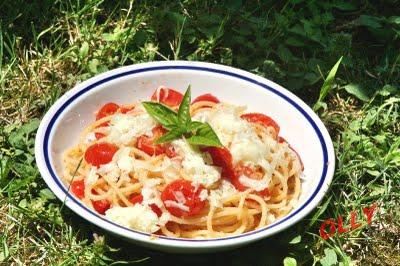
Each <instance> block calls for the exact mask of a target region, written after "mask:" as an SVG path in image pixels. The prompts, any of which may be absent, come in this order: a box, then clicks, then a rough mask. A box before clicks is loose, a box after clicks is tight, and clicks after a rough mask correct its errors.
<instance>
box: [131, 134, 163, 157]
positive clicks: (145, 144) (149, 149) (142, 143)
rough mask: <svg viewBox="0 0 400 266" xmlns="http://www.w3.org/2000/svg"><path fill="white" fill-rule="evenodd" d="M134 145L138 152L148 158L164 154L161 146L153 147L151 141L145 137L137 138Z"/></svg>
mask: <svg viewBox="0 0 400 266" xmlns="http://www.w3.org/2000/svg"><path fill="white" fill-rule="evenodd" d="M136 145H137V148H138V149H139V150H141V151H144V152H145V153H147V154H148V155H150V156H153V155H160V154H163V153H164V149H163V147H162V146H161V145H154V143H153V141H152V140H151V139H150V138H149V137H148V136H145V135H142V136H140V137H138V140H137V144H136Z"/></svg>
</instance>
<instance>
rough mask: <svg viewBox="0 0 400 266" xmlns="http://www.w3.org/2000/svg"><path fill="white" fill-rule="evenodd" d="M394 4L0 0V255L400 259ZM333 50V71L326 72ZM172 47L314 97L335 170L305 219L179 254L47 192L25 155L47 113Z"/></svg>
mask: <svg viewBox="0 0 400 266" xmlns="http://www.w3.org/2000/svg"><path fill="white" fill-rule="evenodd" d="M398 5H399V2H398V1H396V0H386V1H384V4H382V5H381V4H376V3H375V2H373V1H360V2H347V1H339V0H336V1H329V2H325V1H299V0H296V1H295V0H292V1H265V2H263V1H250V2H249V3H247V4H246V5H245V4H244V3H242V1H240V0H239V1H238V0H229V1H228V0H227V1H224V2H221V3H217V2H215V1H194V0H187V1H182V2H178V1H175V2H174V1H169V2H164V1H118V2H117V1H105V0H104V1H101V0H91V1H85V2H83V1H72V0H70V1H50V0H43V1H30V2H26V1H22V0H13V1H11V0H6V1H2V2H1V3H0V70H1V72H0V87H1V92H0V102H1V105H0V151H1V153H0V208H1V210H0V264H2V265H109V264H114V265H116V264H130V263H136V264H138V265H155V264H165V263H167V262H170V263H174V264H177V265H181V264H193V265H204V264H210V265H213V264H230V265H281V264H282V263H284V264H285V265H296V264H297V265H324V266H327V265H336V264H340V265H353V264H355V265H372V264H373V265H400V263H399V262H400V255H399V254H400V249H399V245H400V243H399V241H400V239H399V235H400V209H399V205H400V174H399V173H400V171H399V170H400V169H399V168H400V148H399V147H400V138H399V135H400V104H399V103H400V89H399V88H400V66H399V64H400V52H399V49H398V48H399V39H400V17H399V16H398V14H399V11H400V10H399V8H398ZM342 56H343V59H342V61H341V63H340V65H339V66H338V69H337V73H336V77H335V79H333V78H332V75H329V76H328V73H329V71H330V69H331V68H332V66H334V64H335V63H336V62H337V61H338V60H339V58H340V57H342ZM175 59H184V60H200V61H210V62H216V63H222V64H226V65H232V66H235V67H239V68H242V69H245V70H248V71H251V72H253V73H255V74H258V75H261V76H265V77H267V78H269V79H272V80H274V81H276V82H278V83H280V84H282V85H284V86H286V87H287V88H288V89H290V90H292V91H293V92H294V93H296V94H297V95H299V96H300V97H301V98H302V99H303V100H304V101H305V102H307V103H308V104H309V105H310V106H314V104H316V103H318V104H317V105H315V109H318V114H319V115H320V117H321V118H322V120H323V122H324V123H325V125H326V126H327V127H328V129H329V131H330V134H331V136H332V139H333V141H334V145H335V151H336V155H337V168H336V173H335V176H334V179H333V183H332V185H331V187H330V190H329V192H328V193H327V196H326V197H325V198H324V199H323V201H322V202H321V204H320V206H319V207H318V208H317V209H316V210H315V211H314V212H312V213H311V214H310V215H309V216H308V217H307V218H306V219H304V220H303V221H301V222H300V223H298V224H296V225H295V226H293V227H292V228H290V229H288V230H285V231H284V232H282V233H280V234H278V235H275V236H274V237H272V238H269V239H265V240H262V241H259V242H257V243H254V244H251V245H250V246H247V247H244V248H241V249H239V250H235V251H229V252H225V253H220V254H218V255H209V254H208V255H196V256H193V255H192V256H190V255H180V256H177V255H171V254H164V253H160V252H155V251H151V250H147V249H144V248H140V247H138V246H135V245H133V244H131V243H127V242H124V241H121V240H120V239H116V238H114V237H113V236H111V235H109V234H107V233H106V232H104V231H102V230H101V229H100V228H97V227H95V226H93V225H91V224H89V223H87V222H86V221H85V220H83V219H82V218H80V217H78V216H77V215H75V214H74V213H72V212H71V211H70V210H69V209H67V208H64V207H63V206H62V203H61V202H59V201H58V200H57V199H55V197H54V195H53V194H52V193H51V191H49V190H48V189H47V187H46V185H45V184H44V182H43V180H42V178H41V177H40V174H39V172H38V170H37V168H36V165H35V162H34V153H33V146H34V136H35V131H36V129H37V126H38V123H39V119H40V118H41V117H42V116H43V115H44V113H45V111H46V110H47V109H48V108H49V107H50V106H51V105H52V103H54V101H55V100H56V99H57V98H58V97H60V96H61V95H62V94H63V93H64V92H65V91H67V90H68V89H70V88H72V87H73V86H74V85H75V84H76V83H78V82H80V81H83V80H85V79H87V78H89V77H91V76H93V75H96V74H98V73H101V72H103V71H106V70H108V69H112V68H115V67H118V66H122V65H128V64H133V63H138V62H147V61H152V60H175ZM332 74H333V73H332ZM333 76H335V75H334V74H333ZM325 79H326V81H325V82H324V80H325ZM321 87H322V88H323V89H321ZM372 203H377V204H378V206H379V207H378V212H377V215H376V216H374V218H373V222H372V224H371V225H370V226H368V225H363V226H361V227H360V228H358V229H357V230H354V231H352V232H349V233H346V234H341V235H335V236H333V237H331V238H330V239H328V240H323V239H322V238H321V237H320V236H319V227H320V225H321V223H322V222H323V221H324V220H325V219H328V218H334V219H337V218H338V217H339V215H342V216H343V217H344V219H345V224H346V225H347V224H348V219H349V218H348V215H349V213H350V211H352V210H355V211H357V212H358V215H359V216H361V215H362V211H361V210H362V208H363V207H366V206H370V205H371V204H372ZM364 224H365V222H364Z"/></svg>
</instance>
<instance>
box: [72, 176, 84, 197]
mask: <svg viewBox="0 0 400 266" xmlns="http://www.w3.org/2000/svg"><path fill="white" fill-rule="evenodd" d="M71 191H72V193H74V194H75V196H77V197H78V198H79V199H82V198H83V197H85V181H84V180H83V179H82V180H75V181H73V182H72V183H71Z"/></svg>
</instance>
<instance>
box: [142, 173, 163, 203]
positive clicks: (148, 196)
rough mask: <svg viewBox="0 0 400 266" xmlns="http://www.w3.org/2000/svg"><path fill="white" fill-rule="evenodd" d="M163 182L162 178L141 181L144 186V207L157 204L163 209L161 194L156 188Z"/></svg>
mask: <svg viewBox="0 0 400 266" xmlns="http://www.w3.org/2000/svg"><path fill="white" fill-rule="evenodd" d="M161 182H162V180H161V179H160V178H150V179H146V180H140V183H142V184H143V188H142V191H141V193H142V196H143V202H142V204H144V205H150V204H155V205H157V206H158V207H162V205H163V204H162V201H161V198H160V192H159V191H158V190H157V188H156V186H157V185H159V184H161Z"/></svg>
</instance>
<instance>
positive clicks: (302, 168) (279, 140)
mask: <svg viewBox="0 0 400 266" xmlns="http://www.w3.org/2000/svg"><path fill="white" fill-rule="evenodd" d="M278 142H279V143H283V142H286V143H287V144H288V145H289V148H290V149H291V150H292V151H293V152H294V153H295V154H296V155H297V157H298V158H299V160H300V164H301V170H302V171H303V170H304V164H303V161H302V160H301V157H300V155H299V154H298V153H297V151H296V150H295V149H293V147H292V146H291V145H290V144H289V143H288V142H287V141H286V139H284V138H283V137H281V136H279V137H278Z"/></svg>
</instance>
